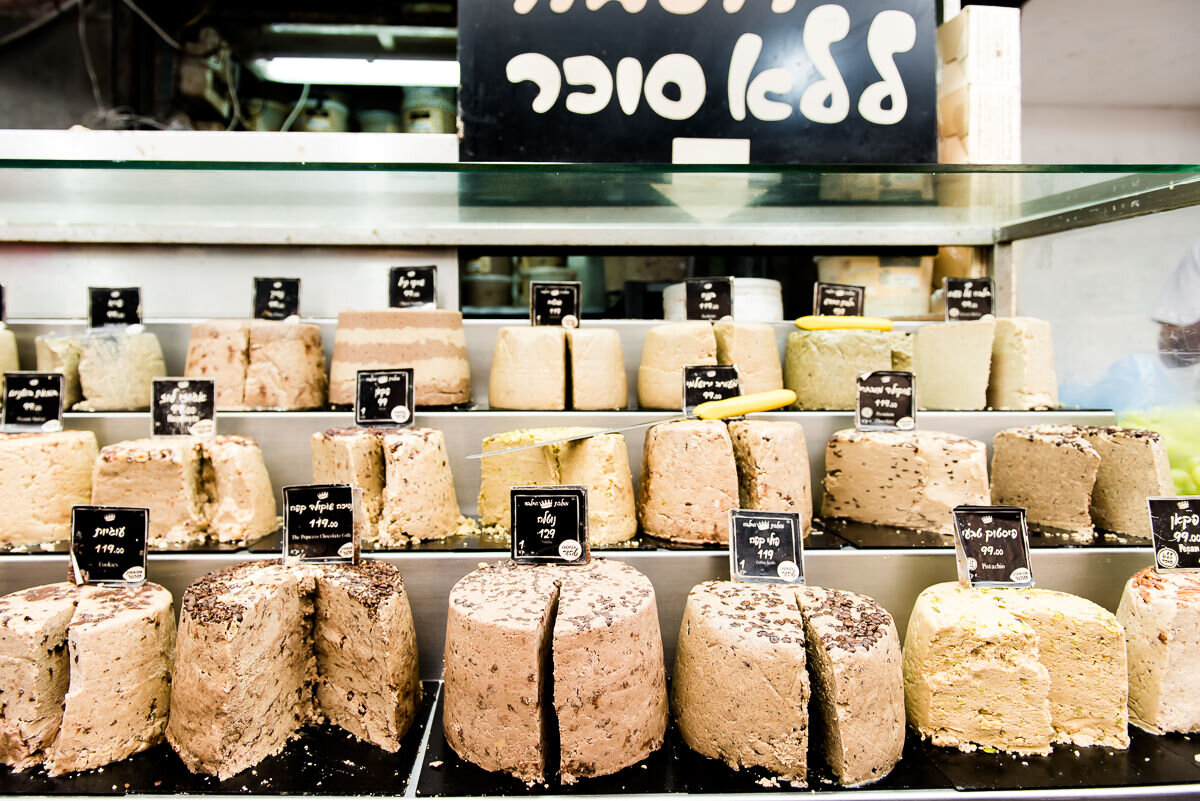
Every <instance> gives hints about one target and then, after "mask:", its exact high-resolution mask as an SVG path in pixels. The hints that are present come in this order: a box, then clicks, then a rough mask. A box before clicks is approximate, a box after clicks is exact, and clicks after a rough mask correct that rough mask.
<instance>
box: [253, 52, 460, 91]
mask: <svg viewBox="0 0 1200 801" xmlns="http://www.w3.org/2000/svg"><path fill="white" fill-rule="evenodd" d="M250 69H252V70H253V71H254V73H255V74H256V75H257V76H258V77H259V78H261V79H262V80H264V81H273V82H275V83H296V84H303V83H308V84H320V85H329V86H443V87H452V88H457V86H458V62H457V61H438V60H434V59H404V58H373V59H372V58H306V57H302V56H278V57H276V58H256V59H253V60H252V61H251V62H250Z"/></svg>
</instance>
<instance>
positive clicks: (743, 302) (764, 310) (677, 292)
mask: <svg viewBox="0 0 1200 801" xmlns="http://www.w3.org/2000/svg"><path fill="white" fill-rule="evenodd" d="M686 286H687V285H686V282H680V283H678V284H671V285H670V286H668V287H667V288H666V289H665V290H663V318H664V319H666V320H672V321H679V320H686V319H687V307H686V299H687V289H686ZM733 319H735V320H740V321H742V322H744V323H774V322H778V321H779V320H782V319H783V291H782V289H781V287H780V284H779V282H778V281H774V280H772V279H770V278H734V279H733Z"/></svg>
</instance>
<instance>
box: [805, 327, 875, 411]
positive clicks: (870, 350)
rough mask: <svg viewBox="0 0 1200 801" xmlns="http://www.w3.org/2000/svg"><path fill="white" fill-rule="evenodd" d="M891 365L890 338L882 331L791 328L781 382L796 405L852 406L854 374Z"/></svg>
mask: <svg viewBox="0 0 1200 801" xmlns="http://www.w3.org/2000/svg"><path fill="white" fill-rule="evenodd" d="M891 369H893V367H892V346H891V341H890V340H889V339H888V335H887V334H885V333H884V332H883V331H860V330H854V329H846V330H833V331H793V332H792V333H791V334H789V335H788V341H787V354H786V357H785V362H784V370H783V383H784V386H785V387H787V388H788V389H790V390H792V391H793V392H795V393H796V404H795V406H796V408H797V409H853V408H854V406H855V397H856V393H857V387H858V374H859V373H871V372H875V371H877V370H891Z"/></svg>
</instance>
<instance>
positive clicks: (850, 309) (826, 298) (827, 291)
mask: <svg viewBox="0 0 1200 801" xmlns="http://www.w3.org/2000/svg"><path fill="white" fill-rule="evenodd" d="M866 295H867V288H866V287H862V286H858V285H857V284H823V283H821V282H820V281H818V282H817V283H816V285H815V286H814V287H813V314H816V315H818V316H819V315H830V316H834V317H862V313H863V304H864V303H865V299H866Z"/></svg>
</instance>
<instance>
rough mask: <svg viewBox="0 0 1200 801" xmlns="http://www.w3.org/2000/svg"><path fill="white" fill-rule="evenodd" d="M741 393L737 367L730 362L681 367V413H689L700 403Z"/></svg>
mask: <svg viewBox="0 0 1200 801" xmlns="http://www.w3.org/2000/svg"><path fill="white" fill-rule="evenodd" d="M741 394H742V385H741V382H740V381H739V380H738V371H737V368H736V367H734V366H733V365H732V364H699V365H688V366H687V367H684V368H683V413H684V414H685V415H690V414H691V413H692V410H693V409H695V408H696V407H697V406H699V405H700V404H701V403H707V402H708V401H719V400H725V399H726V398H732V397H735V396H737V395H741Z"/></svg>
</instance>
